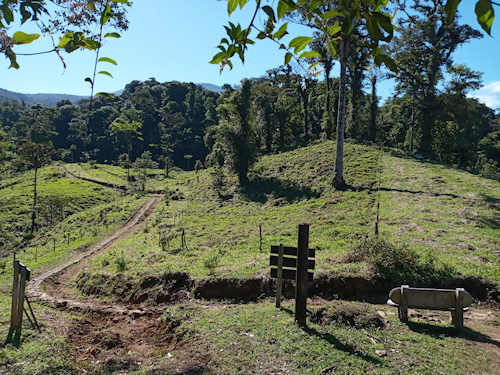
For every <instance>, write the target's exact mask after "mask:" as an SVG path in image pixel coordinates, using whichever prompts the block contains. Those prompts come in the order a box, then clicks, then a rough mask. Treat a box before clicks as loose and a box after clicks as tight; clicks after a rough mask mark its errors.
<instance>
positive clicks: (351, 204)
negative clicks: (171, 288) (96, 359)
mask: <svg viewBox="0 0 500 375" xmlns="http://www.w3.org/2000/svg"><path fill="white" fill-rule="evenodd" d="M333 152H334V149H333V143H331V142H328V143H323V144H320V145H316V146H312V147H309V148H307V149H301V150H297V151H292V152H289V153H283V154H280V155H275V156H270V157H264V158H262V159H261V160H260V161H259V163H257V165H256V166H255V171H254V176H253V181H255V179H257V178H259V180H258V181H259V182H258V183H257V182H253V183H252V184H251V185H250V186H249V187H248V188H247V189H246V191H239V190H237V189H235V188H234V186H235V181H234V178H232V177H228V181H227V184H226V185H227V190H226V191H225V192H224V194H225V195H226V196H227V197H230V198H227V200H223V201H221V200H219V199H218V198H217V193H216V192H215V190H214V189H213V188H212V187H211V182H210V179H211V177H210V171H209V170H205V171H202V172H200V173H199V176H198V177H197V176H196V174H195V173H194V172H189V173H184V174H182V175H180V176H179V177H178V178H177V179H176V180H175V182H176V184H177V185H176V186H171V189H174V188H178V189H179V190H180V191H182V193H183V194H184V196H185V199H184V200H178V201H175V200H171V201H170V203H169V205H168V206H166V205H162V207H161V208H160V209H158V210H157V211H156V212H155V213H154V215H153V216H152V217H150V218H149V219H148V221H147V225H146V227H147V230H146V231H144V232H142V233H137V234H135V235H132V236H130V237H128V238H125V239H122V240H120V241H118V242H117V243H116V244H115V245H114V246H113V248H112V250H111V251H110V252H109V254H103V255H101V256H99V257H96V259H95V262H94V263H93V264H94V270H95V271H102V270H103V268H102V264H103V259H105V258H107V257H109V258H110V259H109V266H108V267H107V268H105V270H106V271H109V272H114V267H113V261H112V259H111V258H112V257H114V253H122V252H123V254H124V256H125V258H126V260H127V264H128V267H127V270H126V271H125V272H127V273H131V274H139V273H141V272H143V271H144V270H146V269H147V270H148V271H152V272H162V271H164V270H165V269H169V270H172V271H177V270H180V271H186V272H188V273H190V274H191V275H193V276H194V277H205V276H208V275H212V274H213V275H216V276H238V277H240V276H241V277H248V276H253V275H256V274H260V273H267V272H268V271H267V264H268V262H269V254H268V253H269V246H270V245H271V244H279V243H280V242H282V243H284V244H285V245H290V246H294V245H295V244H296V242H297V239H296V236H297V234H296V232H297V225H298V224H300V223H304V222H308V223H310V224H311V235H310V239H311V242H310V246H311V247H314V248H316V249H318V251H317V259H318V267H319V268H318V269H319V270H320V271H331V270H338V271H339V272H346V273H352V272H359V271H360V269H361V266H362V265H359V264H351V265H344V264H339V263H338V262H337V260H338V258H339V255H340V254H342V253H344V252H346V251H347V250H348V246H349V243H350V242H351V237H352V234H353V233H362V232H364V231H366V230H368V229H369V228H370V227H371V226H372V222H371V221H372V218H373V215H374V208H373V202H374V195H373V194H372V193H371V192H370V191H360V192H357V191H348V192H335V191H333V190H332V189H331V188H330V181H331V174H332V167H331V165H332V163H331V157H332V155H333ZM347 155H348V159H347V167H346V168H347V169H348V170H349V169H350V170H351V171H352V173H351V174H349V175H348V178H349V179H350V180H353V181H357V182H358V183H362V184H366V185H367V186H369V185H370V184H373V183H374V182H375V180H374V178H375V177H376V175H375V174H374V173H372V172H371V171H372V170H374V169H375V168H376V163H377V157H378V154H377V152H376V150H373V149H370V148H367V147H363V146H352V145H348V146H347ZM257 176H258V177H257ZM260 224H261V225H262V230H263V236H264V238H263V249H262V252H260V249H259V225H260ZM161 228H166V229H161ZM162 230H164V231H166V232H167V233H169V234H172V235H174V234H175V238H174V239H173V240H172V241H171V244H170V251H167V252H163V251H162V250H161V247H160V244H159V241H158V239H159V235H160V234H159V232H161V231H162ZM182 230H184V231H185V233H186V240H187V245H188V248H187V249H183V250H182V249H181V250H180V251H179V247H180V244H181V240H180V233H181V232H182ZM217 254H223V255H219V256H217ZM214 256H217V258H218V262H217V263H218V264H217V266H216V267H213V268H212V267H206V264H207V262H209V263H210V259H211V258H213V257H214Z"/></svg>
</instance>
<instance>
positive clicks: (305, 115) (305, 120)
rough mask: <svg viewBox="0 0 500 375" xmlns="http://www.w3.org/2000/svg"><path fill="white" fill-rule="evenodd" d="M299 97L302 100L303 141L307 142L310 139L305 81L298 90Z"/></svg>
mask: <svg viewBox="0 0 500 375" xmlns="http://www.w3.org/2000/svg"><path fill="white" fill-rule="evenodd" d="M299 92H300V97H301V99H302V117H303V127H304V129H303V131H304V141H305V142H307V141H308V140H309V138H310V129H309V97H308V95H309V93H308V87H307V81H306V83H305V87H300V88H299Z"/></svg>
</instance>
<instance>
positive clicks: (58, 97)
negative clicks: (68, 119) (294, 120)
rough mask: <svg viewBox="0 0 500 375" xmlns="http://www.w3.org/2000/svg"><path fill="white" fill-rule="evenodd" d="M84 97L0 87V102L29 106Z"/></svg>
mask: <svg viewBox="0 0 500 375" xmlns="http://www.w3.org/2000/svg"><path fill="white" fill-rule="evenodd" d="M199 85H200V86H201V87H203V88H205V89H207V90H210V91H214V92H219V93H220V92H222V87H220V86H217V85H214V84H212V83H200V84H199ZM122 93H123V89H122V90H118V91H117V92H115V95H121V94H122ZM83 99H88V96H82V95H70V94H23V93H20V92H14V91H9V90H5V89H2V88H0V102H5V101H16V102H20V103H24V104H26V105H29V106H31V105H35V104H41V105H44V106H47V107H55V106H56V105H57V103H59V102H60V101H63V100H68V101H69V102H71V103H72V104H78V103H79V102H80V101H81V100H83Z"/></svg>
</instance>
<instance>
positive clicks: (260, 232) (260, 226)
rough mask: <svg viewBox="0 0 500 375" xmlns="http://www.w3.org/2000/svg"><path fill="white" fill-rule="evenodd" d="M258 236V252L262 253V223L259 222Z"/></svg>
mask: <svg viewBox="0 0 500 375" xmlns="http://www.w3.org/2000/svg"><path fill="white" fill-rule="evenodd" d="M259 238H260V241H259V249H260V252H261V253H262V224H259ZM280 246H281V245H280Z"/></svg>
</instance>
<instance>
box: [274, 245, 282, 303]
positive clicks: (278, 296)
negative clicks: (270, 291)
mask: <svg viewBox="0 0 500 375" xmlns="http://www.w3.org/2000/svg"><path fill="white" fill-rule="evenodd" d="M276 282H277V284H276V307H277V308H280V307H281V291H282V288H283V244H281V243H280V250H279V255H278V277H277V280H276Z"/></svg>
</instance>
